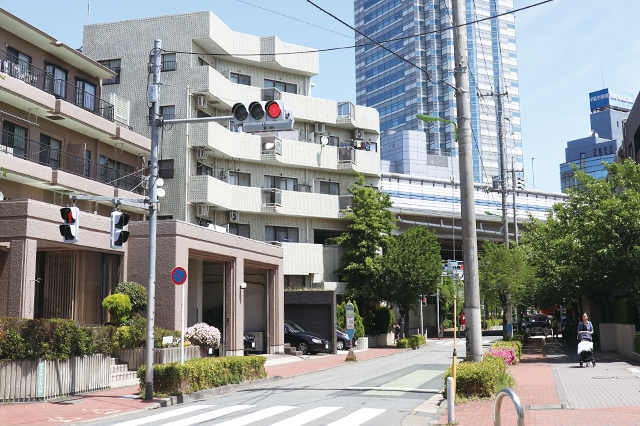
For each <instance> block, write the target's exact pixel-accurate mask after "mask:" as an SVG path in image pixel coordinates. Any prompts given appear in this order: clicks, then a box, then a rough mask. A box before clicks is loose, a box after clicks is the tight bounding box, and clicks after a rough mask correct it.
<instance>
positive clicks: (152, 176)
mask: <svg viewBox="0 0 640 426" xmlns="http://www.w3.org/2000/svg"><path fill="white" fill-rule="evenodd" d="M161 49H162V40H159V39H156V40H155V41H154V42H153V62H152V68H153V85H151V86H149V94H148V95H149V102H151V105H152V106H151V111H152V113H151V114H152V116H151V170H150V173H149V200H150V201H149V287H148V288H147V290H148V301H147V366H146V371H145V399H147V400H152V399H153V329H154V325H155V311H156V237H157V235H156V228H157V222H158V133H159V127H160V102H159V98H160V71H161V69H162V64H161V58H162V50H161Z"/></svg>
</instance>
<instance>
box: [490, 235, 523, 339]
mask: <svg viewBox="0 0 640 426" xmlns="http://www.w3.org/2000/svg"><path fill="white" fill-rule="evenodd" d="M479 277H480V289H481V291H482V292H483V293H484V294H485V297H486V298H487V300H488V301H491V300H497V301H499V303H500V306H501V307H502V310H503V311H504V312H506V309H507V305H509V304H512V305H514V306H515V304H516V303H517V301H518V299H519V297H520V295H521V293H523V292H525V291H527V286H528V284H532V283H533V282H534V281H535V268H534V267H533V266H531V265H530V264H529V263H527V261H526V258H525V250H524V249H523V248H522V247H521V246H513V247H511V248H508V247H507V246H505V245H504V244H502V243H494V242H486V243H485V244H484V246H483V253H482V254H481V256H480V258H479ZM502 335H503V338H504V339H505V340H507V324H506V322H504V321H503V324H502Z"/></svg>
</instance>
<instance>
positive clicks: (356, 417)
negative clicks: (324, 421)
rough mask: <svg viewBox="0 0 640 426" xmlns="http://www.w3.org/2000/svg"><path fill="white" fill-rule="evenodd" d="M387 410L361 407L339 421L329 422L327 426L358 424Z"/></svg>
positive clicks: (356, 425)
mask: <svg viewBox="0 0 640 426" xmlns="http://www.w3.org/2000/svg"><path fill="white" fill-rule="evenodd" d="M385 411H387V410H385V409H382V408H361V409H359V410H358V411H355V412H353V413H351V414H349V415H348V416H346V417H343V418H341V419H340V420H338V421H335V422H333V423H329V424H328V425H327V426H358V425H361V424H362V423H364V422H366V421H368V420H371V419H372V418H374V417H376V416H379V415H380V414H382V413H384V412H385Z"/></svg>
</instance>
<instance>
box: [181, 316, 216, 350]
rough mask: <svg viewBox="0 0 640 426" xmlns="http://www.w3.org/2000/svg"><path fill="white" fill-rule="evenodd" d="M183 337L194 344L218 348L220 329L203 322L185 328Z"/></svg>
mask: <svg viewBox="0 0 640 426" xmlns="http://www.w3.org/2000/svg"><path fill="white" fill-rule="evenodd" d="M184 338H185V340H188V341H190V342H191V343H192V344H194V345H202V346H206V347H207V348H213V349H218V346H220V330H218V329H217V328H215V327H212V326H210V325H209V324H207V323H204V322H200V323H198V324H195V325H194V326H192V327H189V328H187V330H186V331H185V332H184Z"/></svg>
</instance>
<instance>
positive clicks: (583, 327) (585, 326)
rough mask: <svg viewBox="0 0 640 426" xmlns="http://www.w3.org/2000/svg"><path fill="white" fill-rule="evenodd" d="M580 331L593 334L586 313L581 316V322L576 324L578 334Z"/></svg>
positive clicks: (591, 325)
mask: <svg viewBox="0 0 640 426" xmlns="http://www.w3.org/2000/svg"><path fill="white" fill-rule="evenodd" d="M581 331H584V332H587V333H589V334H593V324H591V321H589V315H587V313H586V312H585V313H584V314H582V321H581V322H579V323H578V333H580V332H581Z"/></svg>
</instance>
